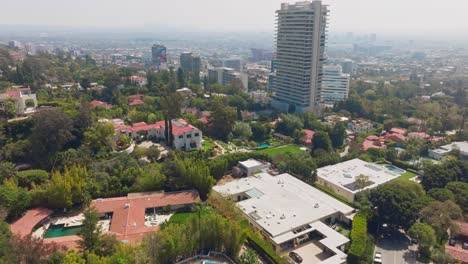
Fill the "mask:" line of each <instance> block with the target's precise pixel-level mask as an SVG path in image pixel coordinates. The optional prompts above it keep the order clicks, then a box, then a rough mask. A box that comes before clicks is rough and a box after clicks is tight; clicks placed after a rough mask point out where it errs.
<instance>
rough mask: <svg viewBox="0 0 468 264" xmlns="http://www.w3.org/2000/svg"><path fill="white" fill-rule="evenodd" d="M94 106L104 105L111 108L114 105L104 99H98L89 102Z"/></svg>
mask: <svg viewBox="0 0 468 264" xmlns="http://www.w3.org/2000/svg"><path fill="white" fill-rule="evenodd" d="M89 104H90V105H91V106H92V107H98V106H99V107H104V108H111V107H112V105H110V104H108V103H106V102H102V101H97V100H93V101H91V102H90V103H89Z"/></svg>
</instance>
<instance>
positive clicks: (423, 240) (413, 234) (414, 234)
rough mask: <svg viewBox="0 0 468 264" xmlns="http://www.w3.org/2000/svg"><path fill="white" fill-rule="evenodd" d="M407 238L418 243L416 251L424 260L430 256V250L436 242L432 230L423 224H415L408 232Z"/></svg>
mask: <svg viewBox="0 0 468 264" xmlns="http://www.w3.org/2000/svg"><path fill="white" fill-rule="evenodd" d="M408 236H409V237H410V238H411V239H413V240H415V241H416V242H417V243H418V250H419V253H420V254H421V255H423V256H424V257H426V258H430V256H431V248H432V247H433V246H434V244H435V242H436V235H435V231H434V229H433V228H432V227H431V226H430V225H428V224H424V223H415V224H413V225H412V226H411V227H410V229H409V230H408Z"/></svg>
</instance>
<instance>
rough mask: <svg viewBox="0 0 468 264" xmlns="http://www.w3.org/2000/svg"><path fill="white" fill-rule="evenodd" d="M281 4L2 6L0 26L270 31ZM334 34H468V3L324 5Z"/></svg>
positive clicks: (43, 2) (241, 0)
mask: <svg viewBox="0 0 468 264" xmlns="http://www.w3.org/2000/svg"><path fill="white" fill-rule="evenodd" d="M281 2H289V3H292V2H295V1H285V0H283V1H282V0H0V6H1V10H0V25H2V24H3V25H31V24H32V25H60V26H78V27H83V26H85V27H99V28H102V27H112V28H123V27H125V28H133V27H142V26H146V27H148V28H151V27H154V25H164V24H166V25H172V26H175V27H179V28H183V29H192V30H200V29H205V30H210V31H211V30H217V31H218V30H227V31H233V30H236V31H238V30H249V31H273V29H274V15H275V13H274V12H275V10H277V9H279V7H280V4H281ZM322 2H324V3H326V4H329V5H330V10H331V13H330V30H331V31H332V32H347V31H353V32H390V33H409V32H418V33H419V34H426V33H428V34H429V33H433V34H434V33H435V34H437V33H441V32H447V33H450V34H457V33H458V34H461V35H465V34H468V13H467V11H468V0H323V1H322Z"/></svg>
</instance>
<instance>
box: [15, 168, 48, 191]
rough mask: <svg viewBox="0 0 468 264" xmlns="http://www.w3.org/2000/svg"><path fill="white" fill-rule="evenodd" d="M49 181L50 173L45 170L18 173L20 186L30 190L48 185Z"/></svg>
mask: <svg viewBox="0 0 468 264" xmlns="http://www.w3.org/2000/svg"><path fill="white" fill-rule="evenodd" d="M48 179H49V173H47V171H44V170H26V171H20V172H18V185H19V186H21V187H26V188H29V189H31V188H33V187H34V186H39V185H41V184H44V183H46V182H47V180H48Z"/></svg>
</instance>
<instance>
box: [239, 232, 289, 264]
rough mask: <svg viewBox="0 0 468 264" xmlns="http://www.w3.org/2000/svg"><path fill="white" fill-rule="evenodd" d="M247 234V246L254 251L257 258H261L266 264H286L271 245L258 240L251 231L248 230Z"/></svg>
mask: <svg viewBox="0 0 468 264" xmlns="http://www.w3.org/2000/svg"><path fill="white" fill-rule="evenodd" d="M246 234H247V244H248V245H249V246H250V247H251V248H252V249H254V250H255V251H256V252H257V254H258V255H259V256H261V257H262V259H264V260H265V261H266V262H267V263H268V264H286V261H284V260H283V259H282V258H281V257H280V256H278V254H276V252H275V251H274V250H273V248H272V247H271V245H269V244H268V242H266V241H265V240H263V239H262V238H260V237H259V236H258V235H257V234H256V233H254V232H253V231H252V230H248V231H247V232H246Z"/></svg>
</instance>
